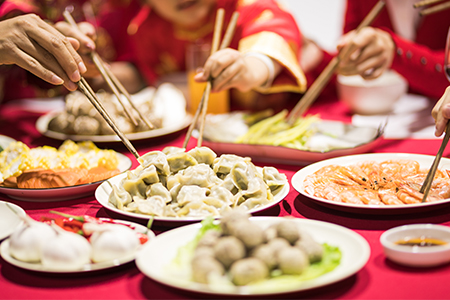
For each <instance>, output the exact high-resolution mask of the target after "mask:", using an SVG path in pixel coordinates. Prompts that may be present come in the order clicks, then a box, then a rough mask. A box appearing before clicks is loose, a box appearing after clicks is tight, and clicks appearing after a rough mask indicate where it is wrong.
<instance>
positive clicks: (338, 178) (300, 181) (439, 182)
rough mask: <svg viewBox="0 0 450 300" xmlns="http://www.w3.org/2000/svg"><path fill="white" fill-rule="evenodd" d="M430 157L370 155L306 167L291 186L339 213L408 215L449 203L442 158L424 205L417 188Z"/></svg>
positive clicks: (449, 174)
mask: <svg viewBox="0 0 450 300" xmlns="http://www.w3.org/2000/svg"><path fill="white" fill-rule="evenodd" d="M433 160H434V156H431V155H421V154H408V153H374V154H359V155H349V156H343V157H337V158H332V159H328V160H323V161H320V162H317V163H314V164H311V165H309V166H307V167H305V168H303V169H301V170H300V171H298V172H297V173H295V174H294V176H293V177H292V181H291V183H292V186H293V187H294V188H295V189H296V190H297V191H298V192H299V193H300V194H302V195H303V196H305V197H308V198H310V199H311V200H313V201H315V202H316V203H317V204H320V205H324V206H327V207H330V208H333V209H338V210H343V211H351V212H352V211H353V212H354V211H359V212H361V211H364V212H366V213H393V214H396V213H405V212H407V213H409V212H414V211H417V210H423V209H429V210H431V209H434V208H436V206H439V205H442V204H444V203H449V202H450V159H447V158H442V159H441V162H440V164H439V166H438V170H437V172H436V176H435V178H434V180H433V184H432V186H431V189H430V193H429V195H428V197H427V199H426V201H425V202H422V198H423V194H422V193H421V192H420V188H421V187H422V184H423V182H424V180H425V178H426V176H427V174H428V171H429V168H430V167H431V165H432V163H433Z"/></svg>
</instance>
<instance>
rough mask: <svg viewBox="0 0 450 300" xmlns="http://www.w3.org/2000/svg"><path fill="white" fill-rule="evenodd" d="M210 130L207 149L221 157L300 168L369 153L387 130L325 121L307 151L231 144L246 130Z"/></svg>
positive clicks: (320, 124)
mask: <svg viewBox="0 0 450 300" xmlns="http://www.w3.org/2000/svg"><path fill="white" fill-rule="evenodd" d="M213 117H217V116H213ZM207 126H208V124H207ZM207 126H205V134H204V139H203V146H206V147H209V148H211V149H212V150H214V151H215V152H216V153H217V154H219V155H220V154H223V153H233V154H236V155H239V156H249V157H251V158H252V159H253V160H255V161H260V162H266V163H284V164H293V165H300V166H304V165H307V164H310V163H313V162H317V161H321V160H325V159H329V158H333V157H339V156H346V155H354V154H361V153H366V152H369V151H370V150H371V149H373V148H374V147H375V146H376V145H377V144H378V143H379V141H380V140H381V136H382V135H383V130H384V127H380V128H373V127H359V126H355V125H352V124H348V123H343V122H339V121H328V120H322V121H321V122H320V123H318V124H317V125H316V126H317V127H318V133H316V134H315V135H314V136H313V137H312V139H313V140H311V147H312V148H311V150H309V151H307V150H299V149H294V148H288V147H283V146H271V145H258V144H241V143H234V142H230V139H231V140H235V139H236V138H237V137H238V136H240V135H242V134H244V133H245V132H246V129H245V127H243V126H240V127H233V126H231V125H230V126H228V128H229V129H227V128H226V127H222V128H220V133H219V134H218V133H217V132H214V131H210V129H208V127H207ZM242 130H243V131H242ZM233 131H235V132H233ZM195 135H196V136H198V132H195ZM222 137H226V138H222Z"/></svg>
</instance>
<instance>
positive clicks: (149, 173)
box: [138, 165, 159, 184]
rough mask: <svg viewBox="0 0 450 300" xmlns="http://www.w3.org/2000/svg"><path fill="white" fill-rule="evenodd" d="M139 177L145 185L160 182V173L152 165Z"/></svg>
mask: <svg viewBox="0 0 450 300" xmlns="http://www.w3.org/2000/svg"><path fill="white" fill-rule="evenodd" d="M138 177H139V179H140V180H142V181H143V182H145V184H153V183H156V182H159V176H158V172H157V170H156V167H155V166H154V165H150V166H147V167H145V168H144V169H143V170H142V171H141V172H140V173H139V174H138Z"/></svg>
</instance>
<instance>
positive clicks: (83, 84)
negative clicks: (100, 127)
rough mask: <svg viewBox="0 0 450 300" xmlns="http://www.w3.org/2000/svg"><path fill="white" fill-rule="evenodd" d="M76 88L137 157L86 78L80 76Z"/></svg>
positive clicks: (136, 153) (137, 155) (134, 150)
mask: <svg viewBox="0 0 450 300" xmlns="http://www.w3.org/2000/svg"><path fill="white" fill-rule="evenodd" d="M78 88H79V89H80V90H81V92H83V94H84V95H85V96H86V97H87V98H88V99H89V101H90V102H91V103H92V105H93V106H94V107H95V109H97V111H98V112H99V113H100V115H101V116H102V117H103V119H105V121H106V122H107V123H108V125H109V126H111V128H112V129H113V130H114V132H115V133H116V134H117V135H118V136H119V138H120V139H121V140H122V143H123V144H124V145H125V146H126V147H127V148H128V150H130V152H131V153H132V154H133V155H134V156H135V157H136V158H139V154H138V152H137V151H136V149H135V148H134V146H133V145H132V144H131V142H130V140H128V138H127V137H126V136H125V135H124V134H123V132H122V131H121V130H120V129H119V127H117V125H116V124H115V123H114V121H113V119H112V118H111V116H110V115H109V114H108V112H107V111H106V110H105V108H104V107H103V105H102V103H101V102H100V101H99V100H98V98H97V95H96V94H95V92H94V91H93V90H92V88H91V87H90V86H89V84H88V83H87V81H86V79H84V78H83V77H81V80H80V81H78Z"/></svg>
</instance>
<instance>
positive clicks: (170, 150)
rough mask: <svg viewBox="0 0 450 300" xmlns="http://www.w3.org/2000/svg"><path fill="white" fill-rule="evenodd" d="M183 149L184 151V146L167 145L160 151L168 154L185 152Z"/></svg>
mask: <svg viewBox="0 0 450 300" xmlns="http://www.w3.org/2000/svg"><path fill="white" fill-rule="evenodd" d="M185 151H186V149H185V148H181V147H174V146H169V147H165V148H164V149H163V150H162V153H164V154H165V155H170V154H174V153H180V152H185Z"/></svg>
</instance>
